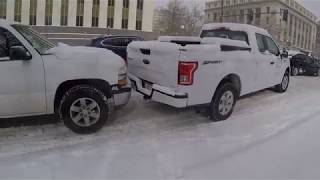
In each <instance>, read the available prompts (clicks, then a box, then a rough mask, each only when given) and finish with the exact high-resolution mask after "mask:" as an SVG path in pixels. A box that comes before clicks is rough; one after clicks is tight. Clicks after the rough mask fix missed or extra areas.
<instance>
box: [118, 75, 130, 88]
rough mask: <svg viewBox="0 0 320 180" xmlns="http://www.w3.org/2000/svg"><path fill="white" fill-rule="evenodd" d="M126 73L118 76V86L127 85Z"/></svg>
mask: <svg viewBox="0 0 320 180" xmlns="http://www.w3.org/2000/svg"><path fill="white" fill-rule="evenodd" d="M127 83H128V82H127V73H124V74H119V75H118V85H120V86H125V85H127Z"/></svg>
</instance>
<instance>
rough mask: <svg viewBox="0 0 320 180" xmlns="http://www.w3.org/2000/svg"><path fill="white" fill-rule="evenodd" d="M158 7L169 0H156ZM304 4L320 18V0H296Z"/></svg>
mask: <svg viewBox="0 0 320 180" xmlns="http://www.w3.org/2000/svg"><path fill="white" fill-rule="evenodd" d="M155 1H156V5H157V7H160V6H163V5H165V4H166V3H167V2H168V1H169V0H155ZM183 1H185V2H186V3H191V2H195V1H202V2H206V1H207V0H183ZM296 1H298V2H299V3H300V4H302V5H303V6H305V7H306V8H307V9H309V10H310V11H311V12H313V13H314V14H315V15H317V16H318V17H319V18H320V0H296Z"/></svg>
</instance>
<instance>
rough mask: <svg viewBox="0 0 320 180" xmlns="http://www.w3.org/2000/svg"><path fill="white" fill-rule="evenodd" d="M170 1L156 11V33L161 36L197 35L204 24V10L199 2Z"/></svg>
mask: <svg viewBox="0 0 320 180" xmlns="http://www.w3.org/2000/svg"><path fill="white" fill-rule="evenodd" d="M187 3H188V4H186V1H184V0H170V1H169V2H168V4H167V5H166V6H165V7H163V8H160V9H159V10H156V11H155V15H156V19H155V20H154V32H157V33H158V34H159V35H179V36H183V35H197V34H198V33H199V31H200V29H201V26H202V24H203V12H204V11H203V8H202V6H200V4H201V3H200V2H198V1H187Z"/></svg>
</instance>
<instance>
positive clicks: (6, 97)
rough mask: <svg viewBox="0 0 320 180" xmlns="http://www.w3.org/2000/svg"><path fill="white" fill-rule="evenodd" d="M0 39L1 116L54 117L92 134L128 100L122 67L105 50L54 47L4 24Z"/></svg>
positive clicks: (0, 22) (0, 24)
mask: <svg viewBox="0 0 320 180" xmlns="http://www.w3.org/2000/svg"><path fill="white" fill-rule="evenodd" d="M0 37H1V38H0V39H1V40H0V87H1V88H0V117H1V118H11V117H19V116H33V115H44V114H52V113H57V114H59V116H60V117H61V119H62V121H63V122H64V124H65V125H66V126H67V127H68V128H70V129H71V130H72V131H74V132H76V133H92V132H96V131H97V130H99V129H100V128H102V127H103V125H104V124H105V122H106V121H107V120H108V114H109V111H111V109H112V106H119V105H124V104H126V103H127V102H128V100H129V98H130V94H131V86H130V82H128V81H129V80H128V78H127V68H126V65H125V63H124V62H123V60H122V59H121V58H120V57H119V56H118V55H116V54H114V53H113V52H111V51H109V50H105V49H98V48H91V47H71V46H68V45H64V44H58V45H57V46H56V45H54V44H52V43H51V42H49V41H48V40H47V39H45V38H44V37H42V36H41V35H40V34H39V33H37V32H36V31H34V30H32V29H31V28H30V27H28V26H24V25H18V24H13V25H11V24H9V23H8V22H6V21H5V20H0ZM106 59H108V61H106Z"/></svg>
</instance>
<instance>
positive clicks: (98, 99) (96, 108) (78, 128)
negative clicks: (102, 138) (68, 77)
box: [59, 85, 109, 134]
mask: <svg viewBox="0 0 320 180" xmlns="http://www.w3.org/2000/svg"><path fill="white" fill-rule="evenodd" d="M59 114H60V117H61V119H62V121H63V122H64V124H65V126H66V127H68V128H69V129H71V130H72V131H73V132H75V133H79V134H89V133H94V132H96V131H98V130H100V129H101V128H102V127H103V126H104V124H105V123H106V121H107V119H108V114H109V108H108V104H107V98H106V96H105V95H104V94H103V93H102V92H101V91H100V90H99V89H97V88H95V87H92V86H89V85H78V86H74V87H73V88H71V89H70V90H68V91H67V92H66V93H65V94H64V96H63V98H62V100H61V102H60V110H59Z"/></svg>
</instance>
